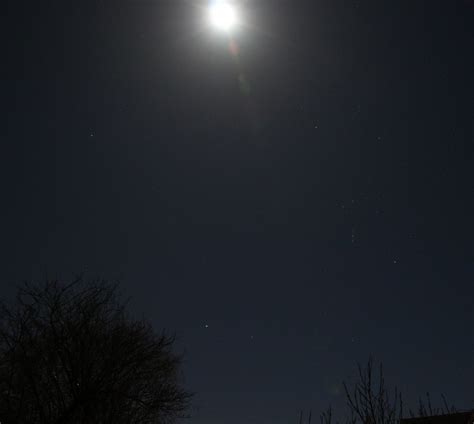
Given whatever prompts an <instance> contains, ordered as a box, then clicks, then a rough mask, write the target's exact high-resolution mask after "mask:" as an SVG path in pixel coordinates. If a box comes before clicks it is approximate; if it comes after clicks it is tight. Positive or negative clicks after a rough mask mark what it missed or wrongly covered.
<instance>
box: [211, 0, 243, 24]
mask: <svg viewBox="0 0 474 424" xmlns="http://www.w3.org/2000/svg"><path fill="white" fill-rule="evenodd" d="M210 18H211V23H212V25H214V26H215V27H216V28H218V29H220V30H223V31H229V30H231V29H232V27H234V25H235V24H236V22H237V15H236V12H235V9H234V7H233V6H232V5H231V4H230V3H228V2H226V1H219V0H217V1H216V2H214V3H213V4H211V6H210Z"/></svg>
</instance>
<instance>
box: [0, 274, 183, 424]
mask: <svg viewBox="0 0 474 424" xmlns="http://www.w3.org/2000/svg"><path fill="white" fill-rule="evenodd" d="M173 345H174V338H173V337H170V336H168V335H166V334H165V333H163V334H160V335H158V334H156V333H155V332H154V331H153V329H152V327H151V325H150V324H149V323H148V322H146V321H143V320H142V321H137V320H133V319H132V318H130V317H129V315H128V314H127V313H126V310H125V304H124V303H123V302H121V300H120V297H119V296H118V292H117V286H116V285H111V284H108V283H107V282H103V281H93V282H84V281H83V280H82V279H79V280H77V281H75V282H73V283H71V284H68V285H65V284H61V283H60V282H58V281H48V282H46V283H45V284H44V285H41V286H33V285H28V284H25V285H23V286H22V287H21V288H20V289H19V291H18V294H17V297H16V301H15V302H14V303H13V305H12V306H5V305H2V306H1V308H0V422H1V423H2V424H22V423H39V424H46V423H48V424H66V423H74V424H76V423H77V424H79V423H84V424H85V423H91V424H108V423H114V424H122V423H124V424H125V423H126V424H132V423H133V424H142V423H168V422H171V421H172V420H173V419H175V418H177V417H180V416H183V415H184V414H185V413H186V410H187V407H188V405H189V400H190V394H189V393H187V392H186V391H185V390H184V389H183V388H182V386H181V384H180V381H179V380H180V379H179V377H180V372H179V371H180V366H181V362H182V358H181V357H180V356H179V355H177V354H175V353H174V352H173V349H172V348H173Z"/></svg>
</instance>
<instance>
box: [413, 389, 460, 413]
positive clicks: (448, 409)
mask: <svg viewBox="0 0 474 424" xmlns="http://www.w3.org/2000/svg"><path fill="white" fill-rule="evenodd" d="M441 399H442V400H443V404H442V406H436V407H433V405H432V403H431V395H430V394H429V392H428V393H426V400H424V399H423V398H421V397H420V399H419V400H418V408H417V410H416V412H415V411H414V410H412V409H410V410H409V411H408V414H409V416H410V417H411V418H415V417H430V416H434V415H445V414H455V413H456V412H459V411H458V410H457V409H456V407H455V406H454V405H449V404H448V401H447V399H446V397H445V396H444V395H441Z"/></svg>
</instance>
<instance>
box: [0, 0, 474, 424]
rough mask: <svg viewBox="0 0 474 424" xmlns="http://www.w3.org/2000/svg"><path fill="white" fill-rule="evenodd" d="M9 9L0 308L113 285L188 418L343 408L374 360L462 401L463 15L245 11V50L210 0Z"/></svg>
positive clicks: (297, 8)
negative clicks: (143, 325)
mask: <svg viewBox="0 0 474 424" xmlns="http://www.w3.org/2000/svg"><path fill="white" fill-rule="evenodd" d="M11 3H12V4H11V6H7V8H6V9H5V11H6V13H5V14H4V16H5V17H6V20H7V23H6V25H3V28H4V31H5V35H4V37H3V39H4V44H5V49H4V52H3V57H4V59H6V60H4V61H2V62H3V63H4V65H3V72H4V75H5V76H4V77H3V78H2V96H1V99H2V101H1V104H2V112H3V114H2V115H3V117H4V123H3V125H2V130H1V137H2V154H1V158H2V164H1V168H0V169H1V171H0V172H1V190H2V208H1V218H2V219H1V220H0V222H1V224H0V231H1V243H0V246H1V249H2V251H1V258H2V272H3V276H2V280H3V281H4V283H3V285H2V294H4V295H6V296H9V295H10V294H11V293H12V285H13V284H15V283H18V282H21V281H23V280H28V279H40V278H44V277H45V276H48V277H56V276H59V277H61V278H65V279H67V278H71V277H72V275H75V274H77V273H79V272H81V271H87V272H88V273H89V274H88V275H90V276H92V277H95V276H101V277H104V278H108V279H120V280H121V282H122V287H123V290H124V293H125V294H126V295H130V296H132V297H133V302H132V307H133V310H134V312H135V313H137V314H138V315H140V316H142V315H143V316H145V317H147V318H149V319H151V320H152V322H153V323H154V324H156V326H157V328H158V329H159V328H161V327H166V328H168V329H170V330H172V331H176V332H177V333H178V335H179V339H180V346H182V347H183V348H185V349H186V352H187V362H186V366H185V370H184V371H185V376H186V381H187V383H188V386H189V388H190V389H191V390H193V391H195V392H197V397H196V407H198V409H196V411H195V413H194V417H193V419H192V422H193V423H196V424H218V423H221V422H223V421H225V422H226V424H243V423H248V424H256V423H260V424H261V423H266V422H268V423H269V422H272V423H273V424H278V423H288V422H294V421H292V420H296V419H297V417H298V413H299V410H300V409H304V410H309V409H313V411H314V412H315V413H316V412H319V411H320V410H321V409H323V408H325V407H326V406H327V405H328V404H329V403H332V404H333V405H335V406H339V405H342V404H343V398H342V396H341V386H340V383H341V381H342V380H343V379H345V378H350V376H351V375H354V374H355V371H356V368H355V364H356V362H357V361H365V360H366V359H367V358H368V356H369V355H370V354H373V355H375V357H376V358H378V359H380V360H382V361H383V362H384V364H385V367H386V371H387V380H388V382H389V383H393V384H397V385H399V387H400V388H401V389H402V391H403V392H404V393H405V395H406V397H407V398H408V399H409V400H413V399H415V398H416V397H417V396H418V395H423V394H424V393H425V392H426V391H430V392H431V394H432V397H433V398H435V399H437V398H438V395H439V394H440V393H444V394H445V395H446V396H447V398H448V400H450V401H452V402H453V403H455V404H456V405H457V406H458V407H459V408H469V407H472V406H473V401H474V392H473V386H472V381H473V379H474V337H473V331H472V327H473V323H474V312H473V307H472V304H473V302H472V299H473V296H474V288H473V277H474V264H473V262H474V261H473V253H474V252H473V236H474V229H473V226H472V217H473V214H474V207H473V206H474V203H473V193H474V192H473V188H474V187H473V181H474V179H473V169H474V167H473V165H474V164H473V148H472V142H473V140H474V137H473V136H474V123H473V116H474V103H473V99H474V87H473V79H472V75H474V60H473V55H472V46H473V42H474V30H473V28H474V5H473V3H472V1H469V0H459V1H457V0H450V1H419V0H414V1H401V2H400V1H380V0H378V1H375V0H355V1H349V0H312V1H305V0H294V1H289V0H287V1H283V0H272V1H270V0H268V1H267V0H247V1H241V2H240V5H239V7H240V9H241V13H242V16H243V17H244V19H243V22H244V24H245V27H242V28H240V29H239V30H238V31H237V32H236V33H235V37H234V42H235V44H236V45H237V46H238V50H239V54H238V59H236V58H235V57H233V56H232V55H231V54H230V53H229V49H228V40H227V38H226V37H225V36H224V35H223V34H216V33H215V32H214V31H212V30H211V29H210V28H208V27H207V26H206V25H205V22H204V21H205V13H206V12H205V9H204V6H205V4H206V2H205V1H204V0H199V1H198V0H187V1H184V0H183V1H181V0H175V1H167V0H155V1H148V0H128V1H127V0H117V1H111V0H102V1H99V0H97V1H92V0H87V1H80V2H70V1H61V2H59V1H49V2H33V1H31V2H20V1H16V2H11ZM239 76H240V77H241V79H240V83H239ZM242 78H244V80H245V86H244V87H243V86H242V83H241V81H242ZM243 88H244V89H243ZM206 326H207V327H206Z"/></svg>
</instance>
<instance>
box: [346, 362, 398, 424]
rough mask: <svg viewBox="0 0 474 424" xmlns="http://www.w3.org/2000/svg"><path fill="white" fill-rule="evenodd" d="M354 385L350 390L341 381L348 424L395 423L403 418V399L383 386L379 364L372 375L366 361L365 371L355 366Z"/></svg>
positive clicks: (372, 365) (372, 371)
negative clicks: (348, 413)
mask: <svg viewBox="0 0 474 424" xmlns="http://www.w3.org/2000/svg"><path fill="white" fill-rule="evenodd" d="M358 370H359V375H358V380H357V382H356V383H355V384H354V385H353V386H352V387H349V385H348V384H347V383H345V382H344V391H345V394H346V399H347V405H348V407H349V410H350V414H351V418H350V420H349V421H350V422H351V423H353V424H356V423H360V424H396V423H398V421H399V420H400V419H401V418H402V416H403V403H402V396H401V394H400V392H399V391H398V389H397V388H396V387H395V389H394V390H393V393H392V394H390V393H389V391H388V389H387V387H386V386H385V378H384V373H383V367H382V364H380V366H379V370H378V373H377V374H376V375H375V373H374V362H373V360H372V358H370V359H369V361H368V363H367V366H366V367H365V368H363V367H361V366H360V365H359V366H358Z"/></svg>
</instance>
